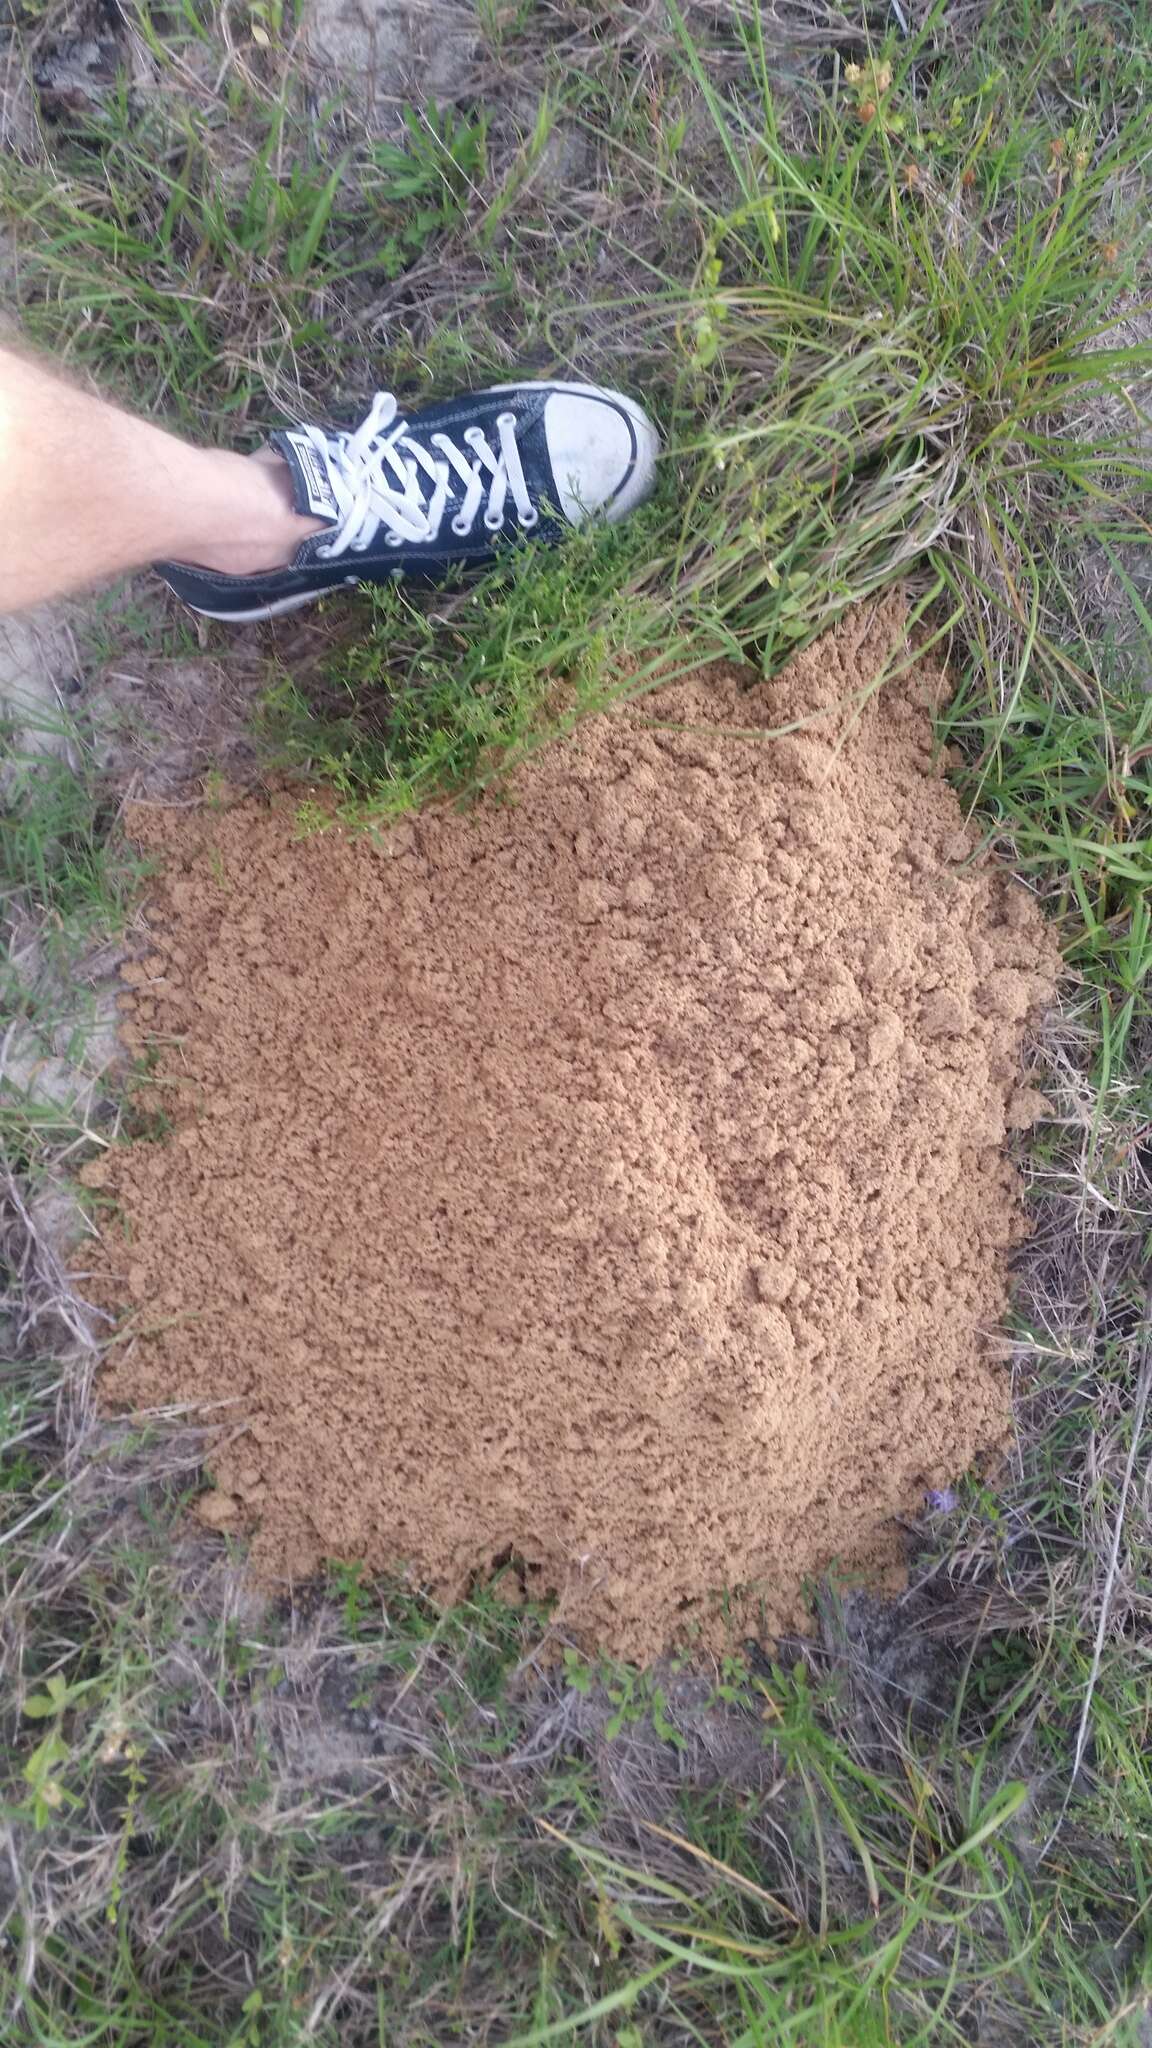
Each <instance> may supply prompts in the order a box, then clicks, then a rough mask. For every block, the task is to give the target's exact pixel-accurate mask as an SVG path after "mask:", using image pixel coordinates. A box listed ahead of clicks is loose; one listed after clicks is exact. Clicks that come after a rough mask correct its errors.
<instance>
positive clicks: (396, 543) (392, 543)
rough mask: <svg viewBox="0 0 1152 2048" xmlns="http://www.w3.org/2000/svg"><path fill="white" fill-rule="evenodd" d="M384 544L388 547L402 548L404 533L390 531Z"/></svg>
mask: <svg viewBox="0 0 1152 2048" xmlns="http://www.w3.org/2000/svg"><path fill="white" fill-rule="evenodd" d="M384 545H385V546H386V547H390V548H402V547H403V545H404V535H403V534H402V533H390V534H389V535H388V538H387V540H386V541H385V543H384Z"/></svg>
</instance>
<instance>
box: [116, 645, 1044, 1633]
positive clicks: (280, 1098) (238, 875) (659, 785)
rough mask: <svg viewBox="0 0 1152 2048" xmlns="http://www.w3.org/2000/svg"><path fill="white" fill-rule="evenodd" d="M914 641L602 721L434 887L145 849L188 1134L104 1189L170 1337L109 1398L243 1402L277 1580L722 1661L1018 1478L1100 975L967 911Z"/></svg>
mask: <svg viewBox="0 0 1152 2048" xmlns="http://www.w3.org/2000/svg"><path fill="white" fill-rule="evenodd" d="M898 630H899V617H898V614H897V613H896V612H895V611H894V610H893V609H892V608H891V607H889V608H887V609H886V610H884V611H882V612H880V613H879V614H877V613H876V612H870V613H869V614H867V615H857V616H855V617H854V618H852V619H850V620H849V621H848V623H847V624H846V625H845V626H844V627H843V628H842V629H841V630H840V631H839V632H838V633H837V634H835V635H833V636H831V637H829V638H828V639H825V640H824V641H822V642H821V643H820V644H819V646H817V647H816V648H814V649H813V650H811V651H810V652H809V653H807V654H806V655H804V656H803V657H801V658H800V659H798V660H797V661H795V662H794V663H793V665H792V666H791V668H790V669H789V670H788V672H787V673H786V675H784V676H783V677H781V678H780V679H779V680H778V681H777V682H776V683H775V684H773V685H772V686H770V687H763V686H758V687H757V688H755V689H754V690H752V691H751V692H748V691H747V690H744V689H742V688H741V687H740V684H741V681H742V680H744V679H742V678H740V677H738V676H737V675H736V674H734V673H732V674H729V673H726V672H724V671H716V672H713V673H711V674H709V675H708V676H706V677H702V678H700V679H698V680H697V681H696V682H695V683H694V684H693V685H691V686H688V687H677V688H675V689H671V690H668V691H667V692H664V693H662V694H661V695H660V696H659V698H649V699H647V700H645V702H644V703H643V704H642V705H640V706H639V707H636V708H633V709H626V710H623V711H621V712H619V713H617V714H614V715H612V716H610V717H607V718H602V719H598V720H596V721H594V722H592V723H590V724H589V725H587V726H586V727H585V728H583V730H582V731H581V732H580V733H579V735H578V736H577V738H576V739H575V740H574V741H572V742H570V743H568V744H565V745H562V746H557V747H555V748H553V749H552V750H550V751H548V752H546V753H545V754H544V755H543V756H541V757H540V758H538V759H537V760H536V761H535V762H533V763H532V764H531V765H530V767H529V768H527V769H526V770H525V771H524V772H523V773H522V774H521V776H520V778H519V781H518V783H517V785H516V792H515V795H516V800H515V802H514V803H511V804H509V803H505V804H497V803H495V802H488V803H485V804H484V805H483V806H482V807H480V808H479V809H478V810H476V811H474V812H472V813H470V814H468V815H465V816H462V815H458V814H453V815H438V816H435V817H431V816H426V817H424V818H422V819H420V820H419V821H417V822H416V823H415V824H409V825H407V826H406V827H404V828H402V829H401V830H399V831H398V832H397V833H396V835H395V837H394V839H393V840H392V842H391V844H390V845H388V846H387V847H386V848H381V847H377V846H374V845H373V844H371V843H370V842H369V841H368V840H366V839H363V838H360V839H357V840H354V841H349V840H346V839H344V838H342V837H340V836H339V835H337V834H335V833H329V834H326V835H323V836H320V837H312V838H303V839H301V838H298V837H296V836H294V820H293V812H292V808H291V806H290V805H288V804H285V805H284V806H282V807H277V806H273V807H271V808H267V807H263V806H261V805H260V804H258V803H256V802H252V801H248V802H245V803H243V804H240V805H238V806H237V807H236V808H234V809H232V810H230V811H227V812H223V813H221V812H216V813H213V812H208V811H201V812H196V813H189V812H187V811H163V810H156V809H148V810H146V811H142V812H140V813H138V814H137V826H138V829H139V835H140V837H141V838H142V839H143V840H144V841H145V842H146V844H147V846H148V847H149V848H150V849H151V850H153V851H154V852H155V853H157V854H158V855H159V856H160V857H161V860H162V867H163V873H162V879H161V880H160V881H159V882H158V883H157V885H156V889H155V894H154V898H153V903H152V908H151V911H150V927H151V930H152V933H153V935H154V941H155V949H156V950H155V952H154V953H153V955H152V956H151V957H150V958H148V959H147V960H145V961H143V962H142V963H140V965H139V967H138V968H137V970H136V979H137V982H138V987H137V989H136V991H135V993H134V994H133V995H132V996H131V997H129V998H128V1002H127V1004H126V1007H128V1008H130V1009H131V1010H132V1011H134V1015H132V1016H131V1017H130V1018H129V1019H128V1020H127V1021H126V1028H127V1029H128V1030H129V1032H130V1034H132V1035H133V1036H135V1037H136V1038H137V1039H138V1040H139V1041H142V1040H143V1039H144V1038H145V1037H146V1036H151V1035H152V1034H153V1033H158V1034H161V1041H160V1042H161V1045H162V1051H161V1054H160V1064H159V1080H160V1083H161V1085H162V1091H163V1099H164V1102H165V1104H166V1106H167V1107H168V1109H169V1112H170V1114H172V1116H173V1117H174V1120H175V1129H174V1132H173V1134H172V1137H171V1139H170V1141H169V1142H168V1143H165V1144H155V1143H137V1144H134V1145H132V1146H130V1147H128V1148H126V1149H125V1150H123V1151H121V1152H118V1153H114V1154H113V1155H112V1157H111V1159H110V1160H109V1161H108V1162H107V1163H105V1164H104V1165H103V1166H102V1167H100V1168H98V1169H97V1170H96V1173H95V1176H94V1177H95V1178H96V1179H97V1180H101V1179H102V1180H103V1182H104V1184H105V1185H107V1186H109V1187H110V1188H111V1189H112V1190H113V1192H114V1193H115V1195H116V1197H117V1199H118V1201H119V1203H120V1205H121V1208H122V1212H123V1215H124V1218H125V1223H126V1235H125V1237H124V1238H123V1239H122V1240H121V1239H117V1240H116V1241H115V1242H114V1243H113V1245H112V1247H111V1254H112V1257H113V1260H114V1262H115V1265H116V1268H117V1276H118V1284H119V1285H120V1287H121V1295H122V1298H123V1296H124V1295H125V1294H126V1296H127V1298H128V1301H129V1303H130V1304H134V1305H135V1307H136V1309H137V1310H138V1329H139V1334H138V1335H137V1336H135V1337H134V1338H133V1339H132V1340H131V1341H130V1342H128V1343H126V1344H125V1345H124V1346H123V1348H122V1349H121V1350H120V1351H119V1352H118V1353H116V1354H114V1356H115V1358H116V1363H115V1364H113V1365H112V1366H110V1367H109V1369H108V1370H107V1371H106V1373H105V1377H104V1392H105V1395H106V1397H107V1398H108V1399H109V1400H112V1401H115V1402H116V1403H131V1404H152V1403H155V1402H170V1401H196V1402H200V1401H204V1402H210V1401H219V1400H225V1399H234V1400H235V1401H236V1402H237V1407H236V1414H237V1417H238V1419H239V1421H241V1422H243V1423H245V1424H246V1428H245V1430H244V1433H243V1435H242V1436H241V1437H240V1439H239V1440H238V1441H236V1442H234V1443H233V1444H232V1445H231V1446H230V1447H229V1448H228V1449H227V1450H226V1451H225V1452H223V1453H222V1454H221V1455H220V1456H219V1458H218V1461H217V1464H216V1472H215V1477H216V1480H217V1484H218V1488H219V1491H218V1492H217V1493H216V1494H215V1495H213V1496H210V1497H209V1501H208V1512H209V1514H210V1515H211V1516H213V1517H214V1518H215V1519H216V1520H217V1521H218V1522H219V1523H221V1524H222V1525H227V1524H231V1525H233V1526H236V1527H240V1526H243V1525H248V1524H253V1525H254V1526H255V1557H256V1561H257V1563H258V1565H259V1566H260V1567H261V1568H262V1569H263V1570H264V1571H265V1572H276V1573H279V1572H283V1571H291V1572H306V1571H308V1570H309V1569H310V1568H311V1567H313V1566H314V1565H315V1564H316V1563H317V1562H318V1560H319V1559H320V1558H322V1557H324V1556H325V1555H328V1556H336V1557H343V1558H364V1559H366V1560H368V1561H369V1563H370V1564H372V1565H375V1566H383V1565H389V1566H395V1565H399V1564H406V1565H407V1566H408V1567H409V1568H410V1569H411V1571H412V1572H413V1574H414V1575H415V1576H416V1577H417V1578H418V1579H419V1580H420V1581H421V1582H423V1583H424V1584H426V1585H428V1586H430V1587H431V1588H433V1589H434V1590H435V1592H436V1593H437V1594H439V1595H441V1596H449V1595H456V1594H459V1593H460V1592H461V1591H462V1590H463V1589H464V1588H465V1587H466V1586H467V1585H468V1583H469V1580H470V1578H471V1577H472V1575H473V1574H475V1573H477V1572H479V1571H483V1570H484V1569H485V1568H486V1567H487V1566H488V1565H489V1564H490V1563H491V1562H492V1561H493V1560H494V1559H497V1558H501V1557H502V1556H505V1555H506V1554H508V1553H514V1554H515V1555H516V1556H517V1557H518V1558H520V1559H522V1560H523V1561H524V1567H525V1570H526V1575H527V1581H528V1583H529V1585H530V1587H531V1588H532V1589H533V1590H534V1591H538V1590H542V1589H543V1588H545V1587H547V1588H551V1589H554V1590H555V1592H556V1593H557V1594H558V1595H559V1597H560V1602H561V1615H562V1618H563V1619H564V1621H565V1622H566V1623H567V1624H569V1625H570V1626H571V1627H572V1628H573V1629H574V1630H576V1631H577V1632H579V1633H581V1634H582V1635H583V1637H584V1639H585V1640H586V1641H588V1642H590V1643H595V1644H600V1645H604V1646H606V1647H608V1648H609V1649H611V1650H613V1651H616V1652H625V1653H629V1654H633V1655H637V1656H641V1657H643V1656H646V1655H648V1654H649V1653H651V1652H654V1651H657V1650H659V1649H661V1648H662V1647H664V1646H665V1645H666V1644H667V1643H668V1642H670V1641H673V1640H680V1641H696V1642H704V1643H711V1644H718V1643H720V1642H722V1641H726V1640H730V1639H731V1633H732V1632H734V1633H735V1634H737V1635H739V1634H743V1633H748V1632H765V1631H766V1632H772V1631H774V1630H777V1629H780V1628H783V1627H787V1626H794V1625H796V1624H798V1623H799V1622H800V1621H801V1619H802V1587H803V1582H804V1581H805V1579H806V1578H807V1577H809V1576H810V1575H812V1574H814V1573H816V1572H817V1571H819V1570H820V1569H821V1568H822V1567H824V1566H826V1565H827V1564H828V1563H829V1562H830V1561H831V1560H833V1559H837V1558H838V1559H840V1560H842V1561H844V1562H845V1563H846V1564H848V1565H852V1566H859V1567H862V1568H865V1569H867V1570H869V1571H872V1572H875V1571H878V1570H883V1569H884V1568H885V1567H889V1566H891V1565H892V1564H894V1563H895V1561H896V1560H897V1559H898V1557H899V1554H900V1552H899V1543H898V1538H897V1535H896V1533H895V1530H894V1525H893V1522H892V1517H894V1516H897V1515H899V1514H900V1513H901V1512H908V1511H913V1512H914V1511H916V1509H917V1508H918V1506H919V1504H920V1502H921V1498H922V1494H923V1490H924V1488H925V1486H930V1485H935V1484H942V1483H943V1482H944V1481H945V1480H946V1479H948V1478H950V1477H952V1476H953V1475H955V1474H956V1473H957V1472H958V1471H960V1470H961V1469H962V1468H964V1467H965V1466H967V1465H968V1464H969V1463H970V1462H971V1461H972V1460H973V1458H975V1457H976V1456H977V1455H978V1454H979V1453H980V1452H982V1451H984V1450H987V1449H988V1448H990V1447H992V1446H996V1445H998V1444H999V1443H1000V1442H1001V1441H1002V1440H1003V1438H1004V1434H1005V1430H1006V1427H1007V1422H1008V1395H1007V1386H1006V1380H1005V1376H1004V1373H1003V1368H1002V1366H1000V1365H998V1364H997V1363H996V1362H995V1360H994V1358H993V1357H992V1356H991V1355H990V1354H989V1350H988V1347H987V1338H988V1336H989V1334H990V1333H992V1332H993V1331H994V1328H995V1325H996V1322H997V1319H998V1317H999V1316H1000V1315H1001V1313H1002V1310H1003V1307H1004V1301H1005V1259H1006V1254H1007V1251H1008V1248H1009V1247H1010V1246H1011V1245H1012V1244H1013V1242H1014V1241H1015V1240H1016V1239H1017V1238H1018V1237H1019V1236H1020V1234H1021V1221H1020V1215H1019V1211H1018V1206H1017V1188H1016V1180H1015V1175H1014V1172H1013V1170H1012V1168H1011V1166H1010V1165H1009V1163H1008V1162H1007V1160H1006V1158H1005V1156H1004V1153H1003V1149H1002V1148H1003V1142H1004V1136H1005V1127H1006V1122H1007V1123H1011V1122H1013V1121H1017V1122H1026V1121H1027V1120H1028V1118H1029V1114H1030V1105H1031V1103H1032V1101H1033V1100H1034V1098H1033V1097H1032V1095H1031V1091H1028V1090H1024V1089H1021V1087H1020V1084H1019V1077H1018V1070H1017V1058H1018V1047H1019V1041H1020V1035H1021V1030H1022V1025H1023V1020H1024V1018H1025V1016H1026V1014H1027V1012H1028V1010H1029V1008H1030V1006H1032V1005H1033V1004H1035V1003H1036V1002H1038V1001H1041V1000H1042V999H1043V998H1044V997H1045V996H1046V995H1047V994H1048V992H1049V990H1050V986H1051V977H1052V972H1053V965H1054V956H1053V953H1052V950H1051V947H1050V944H1049V942H1048V941H1047V940H1046V939H1045V936H1044V934H1043V931H1042V928H1041V925H1040V921H1039V919H1038V916H1037V915H1036V913H1035V912H1034V909H1033V906H1032V904H1031V902H1030V900H1029V898H1028V897H1027V896H1026V895H1025V894H1024V893H1023V892H1022V891H1020V890H1018V889H1016V888H1014V887H1012V886H1010V885H1008V884H1006V883H1005V882H1004V880H1003V879H1002V878H1000V877H999V876H998V875H996V874H995V873H993V872H991V871H989V870H988V869H986V868H985V869H983V870H979V871H977V872H975V873H968V874H965V875H962V876H958V875H957V874H956V872H955V864H956V863H957V862H958V861H960V860H961V859H963V858H964V856H965V855H966V854H967V853H968V852H969V850H970V842H969V839H968V838H967V836H966V834H965V831H964V828H963V825H962V820H961V815H960V811H959V809H958V806H957V803H956V799H955V797H954V796H953V794H952V793H951V791H950V790H949V788H948V787H947V785H946V784H945V783H944V782H943V781H942V780H941V779H940V778H939V776H938V774H936V773H934V771H933V766H932V761H931V734H930V727H929V721H928V717H927V715H926V713H925V710H924V709H923V704H924V700H925V691H926V690H930V689H931V688H932V687H933V686H935V687H937V688H938V687H939V678H938V677H935V676H934V675H933V674H931V673H929V672H927V671H925V670H924V669H923V668H921V669H920V670H918V671H917V672H916V673H915V674H914V675H913V676H912V677H911V678H910V679H909V681H908V682H907V684H901V685H897V686H893V687H891V688H888V689H886V690H885V691H884V692H882V693H881V695H880V697H879V698H878V699H873V700H872V701H867V702H864V703H863V706H862V708H861V692H862V691H865V690H866V688H867V685H868V684H869V683H870V682H871V681H872V679H873V678H874V676H875V675H876V673H877V670H878V669H879V667H880V666H881V664H882V662H883V660H884V657H885V654H886V652H887V650H888V647H889V645H890V644H891V641H892V638H893V635H894V633H895V632H896V631H898ZM830 704H838V705H841V706H843V705H845V704H853V705H854V712H853V715H852V716H847V717H846V716H844V715H843V714H838V715H829V714H828V713H827V710H826V707H828V706H829V705H830ZM822 708H823V709H824V710H825V715H824V716H822V717H818V718H817V719H816V720H815V721H814V722H813V721H812V720H811V714H813V713H814V712H819V711H821V709H822ZM657 717H659V719H661V720H663V721H667V722H668V723H667V724H666V725H664V726H655V725H654V724H653V723H652V721H653V720H654V719H656V718H657ZM806 718H807V719H809V721H810V722H809V725H808V727H807V728H806V729H805V730H802V731H800V732H797V733H794V734H792V735H791V736H788V737H785V738H780V739H776V740H765V739H764V738H762V737H761V736H759V734H758V733H757V731H756V728H757V727H760V726H764V725H775V724H781V723H787V722H789V721H792V720H795V719H806ZM724 724H727V725H729V726H734V727H736V728H739V730H738V731H736V732H735V733H730V734H728V735H726V736H725V735H721V734H719V733H717V732H716V731H715V728H716V727H717V726H718V725H724ZM677 725H679V727H680V728H681V729H679V730H677V729H673V728H674V727H675V726H677ZM684 728H688V729H684ZM725 1586H728V1587H734V1588H740V1589H745V1590H744V1592H743V1593H742V1594H741V1595H740V1596H739V1597H737V1598H736V1599H735V1600H733V1601H731V1602H730V1603H729V1607H728V1615H729V1619H728V1620H726V1619H725V1618H724V1617H723V1615H721V1614H720V1613H719V1612H718V1610H717V1608H716V1605H715V1601H714V1598H713V1596H714V1595H715V1594H716V1592H717V1591H718V1590H719V1589H721V1588H723V1587H725Z"/></svg>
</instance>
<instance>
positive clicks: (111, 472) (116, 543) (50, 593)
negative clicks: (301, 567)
mask: <svg viewBox="0 0 1152 2048" xmlns="http://www.w3.org/2000/svg"><path fill="white" fill-rule="evenodd" d="M322 523H323V522H322V521H319V520H313V519H302V518H300V517H299V516H298V514H297V513H296V512H294V511H293V509H292V501H291V497H290V493H289V485H288V472H287V469H286V468H285V465H284V463H283V462H282V461H281V459H280V457H279V456H278V455H276V454H274V453H272V452H271V451H270V450H262V451H261V453H260V454H259V455H256V456H248V455H232V454H228V453H225V452H222V451H220V450H217V449H207V448H194V447H193V446H192V445H191V444H190V443H189V442H187V441H181V440H180V439H179V438H178V437H177V436H176V435H175V434H168V433H165V432H164V431H163V430H162V429H161V428H159V427H154V426H152V424H151V423H150V422H149V421H148V420H142V419H136V418H134V417H133V416H132V414H131V413H126V412H122V411H121V410H120V408H119V407H118V406H115V405H110V404H108V403H107V402H106V401H105V400H104V399H101V398H93V397H91V396H90V395H89V394H88V393H87V392H86V391H80V390H78V389H77V388H76V387H75V385H72V384H69V383H68V382H67V380H66V379H65V378H63V377H61V376H59V375H58V374H57V373H56V372H54V371H53V370H52V369H51V368H50V367H47V366H46V365H44V364H43V363H40V362H38V361H37V360H35V359H34V358H32V357H29V356H25V355H21V354H19V353H14V352H12V351H11V350H9V349H7V348H0V534H2V535H3V546H2V547H0V612H10V611H16V610H18V609H20V608H21V607H22V606H24V605H30V604H36V603H38V602H39V601H40V600H41V599H43V598H47V597H58V596H61V595H63V594H64V593H65V592H66V591H69V590H80V589H83V588H84V587H85V586H86V585H88V584H90V583H97V582H99V581H100V580H101V579H102V578H104V577H107V576H116V575H120V574H122V573H123V572H124V571H125V570H128V569H136V568H140V567H142V566H143V565H144V564H145V563H147V562H154V561H161V560H169V561H180V562H196V563H199V564H201V565H202V566H203V567H204V568H207V569H216V570H222V571H224V572H226V573H227V574H230V575H239V576H243V575H254V574H256V573H257V572H258V571H259V570H261V569H271V568H278V567H280V566H282V565H283V564H285V563H287V562H289V561H291V559H292V556H293V555H294V554H295V552H296V549H297V548H298V547H299V545H300V542H301V541H302V540H303V539H304V538H305V536H306V535H307V534H309V533H314V532H316V531H318V530H319V527H320V526H321V525H322Z"/></svg>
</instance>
